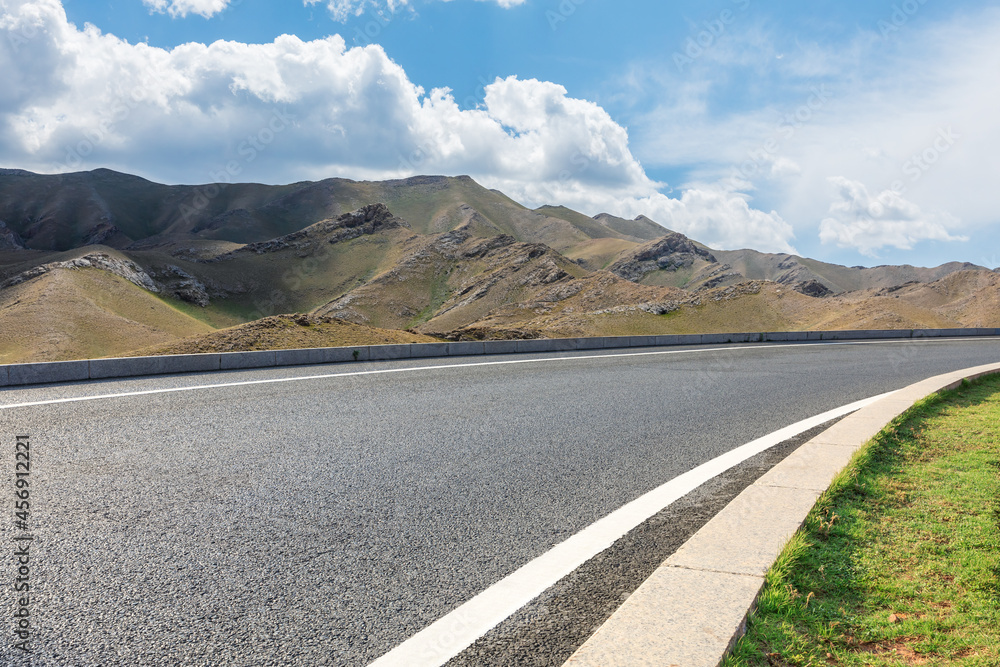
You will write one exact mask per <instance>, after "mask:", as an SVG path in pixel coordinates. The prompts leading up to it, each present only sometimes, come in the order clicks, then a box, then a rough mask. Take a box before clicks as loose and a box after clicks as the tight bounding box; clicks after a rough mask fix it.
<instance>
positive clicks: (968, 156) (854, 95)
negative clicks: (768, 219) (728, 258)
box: [626, 7, 1000, 259]
mask: <svg viewBox="0 0 1000 667" xmlns="http://www.w3.org/2000/svg"><path fill="white" fill-rule="evenodd" d="M741 30H743V32H741ZM760 31H761V28H760V27H759V26H758V25H753V26H749V27H746V28H745V29H744V26H742V25H738V26H736V27H734V29H733V30H732V31H731V33H730V34H729V41H727V42H725V43H722V42H720V44H719V45H718V47H717V48H715V49H713V50H710V51H708V52H706V54H705V55H704V56H703V57H702V58H701V59H699V60H697V61H696V62H695V63H694V64H693V65H691V66H690V67H689V68H687V69H686V70H685V71H684V72H683V73H678V72H677V71H676V68H673V67H672V66H671V65H670V64H669V62H667V63H664V64H661V65H660V66H656V65H653V64H646V65H639V64H637V65H636V66H635V68H634V69H633V72H632V76H631V78H629V79H626V80H627V81H630V82H632V85H631V86H630V87H629V88H628V90H627V91H626V92H627V93H628V94H630V95H632V96H633V97H635V98H637V100H638V101H636V102H635V105H636V106H635V108H636V109H643V111H642V112H638V111H637V112H636V114H635V115H634V116H633V117H631V118H627V119H626V120H627V121H628V123H629V127H630V129H631V134H632V137H633V146H634V151H635V153H636V155H637V157H638V158H639V159H640V160H642V161H643V163H644V164H645V166H646V167H647V168H649V167H656V168H664V169H669V170H670V171H672V172H675V173H676V172H678V171H680V172H682V173H683V172H685V171H686V172H688V173H689V174H690V176H689V178H690V179H691V180H692V181H709V182H715V181H720V180H721V181H724V182H725V181H727V180H728V179H730V178H735V179H736V180H747V181H750V182H751V184H752V187H753V190H754V193H755V201H756V202H758V203H759V205H764V204H766V206H767V208H775V209H777V210H778V211H780V212H781V215H782V216H783V218H784V219H785V220H787V221H789V223H791V224H792V225H793V226H794V228H795V230H796V237H797V238H798V239H799V240H800V241H799V242H800V243H801V244H802V245H803V246H805V247H804V248H803V250H804V251H806V252H807V253H809V252H821V251H820V244H819V241H821V240H826V242H827V243H831V242H832V239H833V237H834V236H836V238H837V239H839V241H838V243H842V244H845V245H846V246H850V247H858V244H861V243H863V244H864V245H865V246H866V247H868V248H869V250H870V252H874V251H875V250H874V249H875V248H878V247H900V248H902V247H906V246H905V245H898V242H903V240H904V239H905V238H907V236H908V233H907V232H906V231H905V230H903V229H902V227H903V226H902V225H897V227H899V230H898V233H895V234H890V233H889V232H888V231H886V232H885V239H886V243H885V244H884V245H882V246H880V245H879V238H881V236H880V234H879V233H872V234H864V233H861V232H860V231H859V230H858V226H857V225H856V224H854V223H853V222H852V223H849V222H847V221H845V220H842V219H840V218H836V220H837V222H838V224H841V225H845V228H844V229H843V230H841V233H838V234H836V235H833V236H831V234H833V232H832V229H833V227H831V226H830V225H826V227H825V229H826V236H825V237H824V239H820V237H819V234H818V231H819V225H820V223H821V221H823V220H824V219H825V218H828V217H830V216H829V214H828V211H827V207H828V206H829V201H830V198H829V187H830V186H829V180H828V179H829V178H831V177H836V176H840V175H843V174H849V175H850V176H851V178H852V179H854V180H857V181H859V182H861V183H864V184H865V185H866V186H867V187H868V188H869V190H870V191H871V192H873V193H880V192H882V191H883V190H891V189H892V186H893V184H897V183H900V184H901V185H902V189H900V190H899V191H898V194H899V195H901V196H902V197H905V198H906V199H907V200H908V201H910V202H911V203H912V204H913V205H915V206H919V207H920V209H921V210H923V211H938V212H939V213H938V214H936V215H937V216H938V217H937V218H934V219H933V220H931V222H935V221H936V223H937V224H943V225H945V226H946V227H947V228H948V229H949V232H950V233H951V234H958V233H960V232H961V233H970V234H973V232H975V233H976V234H978V233H979V232H985V231H986V230H988V229H989V228H990V227H991V226H993V225H995V223H996V220H997V217H996V197H995V187H994V185H993V181H994V180H995V174H996V156H997V155H998V154H1000V124H998V123H997V122H996V109H997V107H998V105H1000V88H998V87H997V86H996V85H995V80H996V72H997V71H1000V48H997V44H1000V10H998V9H997V8H996V7H987V8H985V9H982V10H979V11H962V10H959V9H956V10H955V14H954V18H953V19H952V20H944V21H942V20H935V21H926V22H919V23H918V22H912V23H910V24H907V25H906V26H905V27H904V28H902V29H901V30H900V31H899V32H897V33H893V34H892V35H891V37H890V38H889V39H887V40H884V39H882V38H881V36H880V35H879V34H878V32H877V31H876V30H875V29H874V26H870V29H869V30H864V29H859V31H858V33H857V34H856V36H855V38H854V39H853V40H852V41H850V43H846V44H845V43H835V44H831V45H822V44H815V43H807V42H800V41H798V40H797V39H796V38H795V37H794V36H793V35H788V34H783V33H782V32H781V31H780V30H778V29H775V30H773V31H770V32H767V33H766V34H765V37H766V39H764V40H761V39H760ZM755 44H761V45H762V46H761V48H752V47H753V45H755ZM775 50H778V51H780V52H782V53H784V54H785V58H783V59H781V60H776V59H775V58H774V52H775ZM743 81H745V82H746V83H745V86H744V85H742V84H739V83H735V82H743ZM824 86H825V92H824V94H823V95H822V96H821V97H822V98H823V99H820V97H817V96H815V95H816V92H815V91H816V89H817V88H820V90H821V91H822V90H823V87H824ZM722 90H725V92H726V94H725V95H721V94H720V91H722ZM761 90H764V91H766V92H767V95H766V96H763V95H761V96H757V95H756V93H757V92H759V91H761ZM643 95H646V97H644V98H643ZM741 96H742V99H741V100H740V101H739V102H737V103H736V104H735V105H734V104H733V103H732V102H731V100H732V99H734V98H740V97H741ZM719 100H726V101H725V102H719ZM650 106H652V107H653V110H652V111H645V109H649V108H650ZM948 128H952V129H953V130H954V133H955V134H956V135H957V136H958V140H957V141H956V142H953V143H950V144H948V145H947V147H946V150H940V149H941V148H942V146H943V145H944V144H942V141H941V134H942V132H945V133H947V131H948ZM925 153H927V154H928V155H930V156H931V158H932V160H933V162H924V163H923V165H924V166H919V163H918V161H919V160H920V159H921V158H922V156H924V154H925ZM914 158H917V160H915V159H914ZM914 165H917V167H916V168H914ZM761 202H762V203H763V204H761ZM949 215H950V216H951V217H947V216H949ZM946 219H947V220H960V221H961V227H960V228H953V227H952V226H951V225H952V224H953V223H952V222H945V220H946ZM956 224H957V223H956ZM879 228H881V229H884V230H889V229H891V228H892V225H889V224H888V223H887V224H883V225H880V226H879ZM936 229H938V228H937V227H934V226H933V224H931V226H928V227H921V228H920V230H919V231H918V230H916V229H914V230H911V233H912V235H913V238H917V237H920V236H922V235H928V234H933V233H936V232H935V231H934V230H936ZM851 230H854V231H853V232H852V231H851ZM973 235H974V234H973ZM850 238H856V239H857V240H858V243H850V242H849V241H848V240H849V239H850ZM929 238H933V236H931V237H929ZM889 239H893V241H892V242H889V241H888V240H889ZM922 252H924V251H923V250H920V252H918V253H916V254H917V255H920V254H921V253H922ZM973 259H978V258H973Z"/></svg>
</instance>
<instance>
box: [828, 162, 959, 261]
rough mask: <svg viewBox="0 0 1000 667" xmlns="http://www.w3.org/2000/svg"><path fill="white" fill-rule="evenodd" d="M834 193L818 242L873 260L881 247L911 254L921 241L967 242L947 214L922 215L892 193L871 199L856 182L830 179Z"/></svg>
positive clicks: (860, 184) (956, 221)
mask: <svg viewBox="0 0 1000 667" xmlns="http://www.w3.org/2000/svg"><path fill="white" fill-rule="evenodd" d="M829 182H830V183H831V184H832V185H833V186H834V187H835V188H836V190H837V198H836V199H835V200H834V202H833V203H832V204H831V205H830V215H829V217H827V218H825V219H824V220H823V221H822V222H821V223H820V240H821V241H822V242H823V243H836V244H837V245H839V246H840V247H842V248H855V249H857V250H858V251H859V252H861V253H862V254H864V255H868V256H870V257H876V256H877V251H878V250H879V249H880V248H884V247H894V248H899V249H901V250H912V249H913V246H914V245H915V244H916V243H918V242H920V241H927V240H932V241H966V240H968V239H967V238H966V237H961V236H953V235H951V234H950V233H949V232H948V228H949V227H954V226H955V225H957V224H958V220H957V219H956V218H955V217H954V216H952V215H950V214H948V213H946V212H940V213H939V212H924V211H922V210H921V209H920V207H919V206H917V205H916V204H914V203H913V202H911V201H907V200H906V199H904V198H903V197H901V196H900V194H899V193H898V192H896V191H893V190H883V191H882V192H881V193H879V194H878V196H875V197H872V196H871V195H870V194H869V192H868V188H866V187H865V186H864V184H862V183H859V182H858V181H852V180H849V179H847V178H844V177H842V176H836V177H832V178H830V179H829Z"/></svg>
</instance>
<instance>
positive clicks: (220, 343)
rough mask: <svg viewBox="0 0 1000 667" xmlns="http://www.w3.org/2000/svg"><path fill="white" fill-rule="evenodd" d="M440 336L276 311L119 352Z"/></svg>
mask: <svg viewBox="0 0 1000 667" xmlns="http://www.w3.org/2000/svg"><path fill="white" fill-rule="evenodd" d="M438 340H439V339H437V338H431V337H430V336H422V335H420V334H415V333H410V332H408V331H398V330H393V329H376V328H374V327H367V326H364V325H360V324H352V323H350V322H345V321H343V320H338V319H336V318H333V317H317V316H314V315H273V316H271V317H265V318H263V319H260V320H256V321H254V322H248V323H246V324H241V325H239V326H235V327H230V328H228V329H220V330H219V331H213V332H212V333H209V334H204V335H201V336H194V337H191V338H186V339H184V340H178V341H174V342H172V343H166V344H160V345H152V346H149V347H144V348H141V349H138V350H132V351H131V352H128V353H125V354H119V355H116V356H128V357H134V356H147V355H148V356H152V355H160V354H200V353H205V352H242V351H252V350H293V349H302V348H313V347H345V346H350V345H385V344H397V343H434V342H437V341H438Z"/></svg>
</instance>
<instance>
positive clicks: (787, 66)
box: [0, 0, 1000, 268]
mask: <svg viewBox="0 0 1000 667" xmlns="http://www.w3.org/2000/svg"><path fill="white" fill-rule="evenodd" d="M0 12H2V13H0V33H6V39H4V40H2V41H0V84H3V88H4V89H6V90H7V91H8V92H6V93H3V92H0V166H6V167H21V168H27V169H32V170H34V171H40V172H59V171H72V170H79V169H90V168H95V167H100V166H107V167H111V168H114V169H119V170H122V171H128V172H131V173H137V174H140V175H143V176H145V177H147V178H151V179H153V180H157V181H161V182H170V183H179V182H187V183H200V182H207V181H211V180H229V179H231V180H254V181H261V182H269V183H280V182H291V181H295V180H300V179H307V178H308V179H318V178H323V177H327V176H342V177H347V178H356V179H378V178H391V177H399V176H406V175H411V174H416V173H445V174H449V175H457V174H461V173H468V174H470V175H472V176H473V177H474V178H476V179H477V180H479V181H480V182H482V183H483V184H484V185H487V186H489V187H496V188H499V189H501V190H503V191H504V192H506V193H508V194H510V195H511V196H512V197H514V198H515V199H517V200H519V201H521V202H523V203H525V204H526V205H529V206H538V205H541V204H546V203H557V204H565V205H568V206H571V207H573V208H576V209H578V210H581V211H583V212H585V213H588V214H596V213H599V212H602V211H608V212H611V213H614V214H617V215H622V216H627V217H634V216H636V215H639V214H646V215H649V216H650V217H652V218H654V219H656V220H657V221H659V222H661V223H662V224H664V225H665V226H667V227H670V228H673V229H677V230H678V231H682V232H685V233H687V234H689V235H691V236H692V237H694V238H696V239H698V240H701V241H703V242H705V243H708V244H710V245H713V246H715V247H725V248H733V247H747V246H749V247H754V248H757V249H761V250H767V251H789V252H791V251H794V252H797V253H799V254H803V255H807V256H811V257H816V258H818V259H823V260H826V261H833V262H837V263H843V264H849V265H855V264H864V265H873V264H882V263H912V264H924V265H933V264H939V263H942V262H945V261H951V260H962V261H971V262H975V263H978V264H984V265H988V266H989V267H990V268H994V267H997V266H1000V257H998V255H1000V249H998V250H994V249H993V248H996V247H997V241H998V240H1000V229H998V223H1000V215H998V214H997V213H996V212H995V211H996V208H997V207H996V205H995V202H996V197H995V196H994V195H993V192H992V191H993V187H994V186H993V185H992V182H993V179H994V177H995V174H996V173H997V171H998V169H997V167H998V166H1000V159H998V157H997V156H998V155H1000V129H998V123H997V121H996V120H995V119H996V118H997V117H998V111H1000V92H998V91H1000V80H998V79H1000V75H998V72H1000V47H998V46H997V45H1000V10H998V9H997V8H996V7H995V6H994V3H989V2H984V1H981V0H980V1H971V0H953V1H951V2H947V3H945V2H941V1H940V0H923V1H922V2H921V0H906V1H905V2H904V1H899V0H895V1H882V0H875V1H872V0H869V1H868V2H853V1H848V2H844V1H840V2H832V1H828V0H820V1H816V2H811V3H792V2H774V1H772V2H764V1H762V0H715V1H712V2H662V1H660V2H653V1H646V0H635V1H633V2H628V3H621V2H609V1H606V0H452V1H450V2H445V1H442V0H408V1H407V0H317V1H316V2H313V3H312V4H307V3H303V2H301V1H298V2H296V1H292V2H282V3H275V2H263V1H262V0H235V1H233V0H114V1H113V2H108V1H107V0H63V2H59V0H3V1H2V2H0ZM3 79H7V80H6V81H4V80H3Z"/></svg>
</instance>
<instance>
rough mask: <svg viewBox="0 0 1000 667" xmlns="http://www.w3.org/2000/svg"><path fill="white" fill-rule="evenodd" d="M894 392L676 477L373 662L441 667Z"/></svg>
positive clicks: (377, 666)
mask: <svg viewBox="0 0 1000 667" xmlns="http://www.w3.org/2000/svg"><path fill="white" fill-rule="evenodd" d="M895 393H896V392H889V393H887V394H882V395H881V396H875V397H873V398H866V399H865V400H863V401H857V402H855V403H851V404H850V405H845V406H843V407H840V408H836V409H834V410H830V411H828V412H824V413H823V414H820V415H816V416H815V417H811V418H809V419H805V420H803V421H800V422H798V423H796V424H792V425H791V426H786V427H785V428H783V429H781V430H779V431H775V432H774V433H771V434H769V435H765V436H764V437H763V438H758V439H757V440H754V441H752V442H748V443H747V444H745V445H743V446H741V447H738V448H736V449H734V450H732V451H729V452H727V453H726V454H723V455H722V456H720V457H718V458H716V459H713V460H711V461H709V462H708V463H703V464H702V465H700V466H698V467H697V468H694V469H693V470H690V471H688V472H686V473H684V474H683V475H680V476H679V477H675V478H674V479H672V480H670V481H669V482H667V483H666V484H664V485H663V486H660V487H659V488H656V489H653V490H652V491H650V492H649V493H647V494H645V495H643V496H641V497H639V498H637V499H635V500H633V501H632V502H630V503H628V504H627V505H624V506H623V507H621V508H620V509H618V510H616V511H614V512H612V513H611V514H609V515H608V516H606V517H604V518H603V519H600V520H599V521H597V522H595V523H593V524H591V525H590V526H588V527H587V528H584V529H583V530H582V531H580V532H579V533H577V534H576V535H573V536H572V537H570V538H569V539H568V540H566V541H565V542H561V543H560V544H558V545H556V546H555V547H553V548H552V549H551V550H550V551H548V552H546V553H545V554H542V555H541V556H539V557H538V558H536V559H535V560H533V561H531V562H530V563H528V564H527V565H524V566H523V567H521V568H520V569H519V570H517V571H515V572H514V573H513V574H510V575H508V576H507V577H505V578H504V579H501V580H500V581H498V582H497V583H495V584H493V585H492V586H490V587H489V588H487V589H486V590H485V591H483V592H482V593H480V594H479V595H477V596H476V597H474V598H472V599H471V600H469V601H468V602H466V603H465V604H463V605H461V606H460V607H458V608H457V609H455V610H454V611H452V612H451V613H449V614H447V615H445V616H443V617H441V618H440V619H439V620H437V621H435V622H434V623H432V624H431V625H429V626H428V627H426V628H425V629H423V630H421V631H420V632H418V633H417V634H415V635H413V636H412V637H410V638H409V639H408V640H406V641H405V642H403V643H402V644H400V645H399V646H397V647H396V648H395V649H393V650H392V651H390V652H389V653H386V654H385V655H384V656H382V657H381V658H379V659H378V660H376V661H375V662H373V663H371V664H370V665H369V667H397V666H398V667H440V666H441V665H443V664H445V663H446V662H448V661H449V660H451V659H452V658H453V657H455V656H456V655H458V654H459V653H461V652H462V651H464V650H465V649H466V648H468V647H469V646H470V645H471V644H472V643H473V642H475V641H476V640H477V639H479V638H480V637H482V636H483V635H485V634H486V633H487V632H489V631H490V630H492V629H493V628H494V627H496V626H497V625H498V624H499V623H501V622H502V621H504V620H505V619H506V618H507V617H509V616H510V615H511V614H513V613H514V612H516V611H517V610H518V609H520V608H521V607H523V606H524V605H526V604H528V603H529V602H531V601H532V600H533V599H535V598H536V597H538V596H539V595H541V594H542V593H543V592H544V591H545V590H546V589H547V588H549V587H550V586H552V585H554V584H555V583H556V582H558V581H559V580H560V579H562V578H563V577H565V576H566V575H568V574H570V573H571V572H573V570H575V569H576V568H578V567H580V566H581V565H583V564H584V563H585V562H587V561H588V560H590V559H591V558H593V557H594V556H596V555H597V554H599V553H601V552H602V551H604V550H605V549H607V548H608V547H610V546H611V545H612V544H614V542H615V541H617V540H618V539H620V538H622V537H624V536H625V534H626V533H628V532H629V531H630V530H632V529H633V528H635V527H636V526H638V525H639V524H641V523H643V522H644V521H646V520H647V519H649V518H650V517H652V516H653V515H655V514H657V513H658V512H660V511H661V510H663V509H664V508H666V507H667V506H668V505H670V504H671V503H673V502H674V501H676V500H678V499H680V498H682V497H683V496H685V495H687V494H688V493H690V492H691V491H693V490H694V489H696V488H698V487H699V486H701V485H702V484H704V483H705V482H707V481H709V480H710V479H712V478H714V477H716V476H718V475H721V474H722V473H724V472H726V471H727V470H729V469H730V468H733V467H734V466H736V465H738V464H740V463H742V462H743V461H746V460H747V459H749V458H750V457H752V456H754V455H756V454H759V453H761V452H763V451H765V450H767V449H769V448H771V447H773V446H775V445H777V444H779V443H781V442H784V441H785V440H788V439H789V438H793V437H795V436H797V435H799V434H800V433H804V432H805V431H808V430H809V429H811V428H815V427H816V426H819V425H820V424H825V423H826V422H828V421H830V420H831V419H836V418H837V417H843V416H844V415H847V414H849V413H851V412H854V411H856V410H859V409H861V408H863V407H865V406H868V405H870V404H872V403H874V402H875V401H878V400H879V399H882V398H885V397H886V396H891V395H892V394H895Z"/></svg>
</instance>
